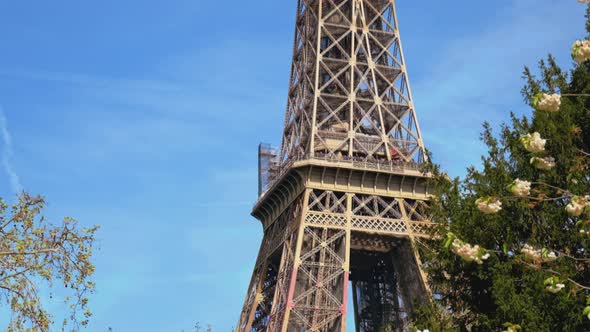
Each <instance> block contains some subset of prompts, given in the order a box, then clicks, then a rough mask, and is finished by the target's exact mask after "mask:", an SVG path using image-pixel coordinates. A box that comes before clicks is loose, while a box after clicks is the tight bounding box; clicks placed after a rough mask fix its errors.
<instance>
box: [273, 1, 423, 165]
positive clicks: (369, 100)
mask: <svg viewBox="0 0 590 332" xmlns="http://www.w3.org/2000/svg"><path fill="white" fill-rule="evenodd" d="M317 155H320V156H321V155H325V156H335V157H338V158H343V159H354V160H387V161H396V160H397V161H403V162H411V161H416V162H421V161H422V160H423V158H424V144H423V141H422V137H421V133H420V128H419V125H418V120H417V118H416V113H415V110H414V105H413V102H412V96H411V92H410V88H409V82H408V77H407V72H406V66H405V60H404V56H403V52H402V45H401V41H400V37H399V31H398V24H397V18H396V13H395V6H394V2H393V1H392V0H300V1H299V2H298V11H297V19H296V32H295V45H294V50H293V64H292V68H291V83H290V88H289V98H288V105H287V112H286V119H285V131H284V135H283V145H282V152H281V159H282V161H287V160H289V159H301V158H309V157H314V156H317Z"/></svg>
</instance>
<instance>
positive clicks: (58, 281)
mask: <svg viewBox="0 0 590 332" xmlns="http://www.w3.org/2000/svg"><path fill="white" fill-rule="evenodd" d="M44 207H45V201H44V199H43V198H41V197H38V196H37V197H33V196H30V195H28V194H25V193H23V194H21V195H20V196H19V197H18V202H17V203H15V204H14V205H12V206H10V207H9V206H8V205H7V204H6V203H4V202H3V201H2V199H0V299H1V300H2V301H3V302H2V303H4V304H5V305H6V306H7V307H8V308H9V309H10V312H11V316H10V323H9V326H8V327H7V328H6V331H49V329H50V327H51V326H52V324H53V320H52V315H51V314H50V313H49V312H48V311H47V310H46V309H45V307H46V305H44V301H46V300H48V297H50V298H53V297H54V296H55V297H57V296H56V295H54V294H53V293H50V294H48V293H47V291H48V290H49V291H52V290H57V289H56V286H62V287H59V290H58V292H60V294H59V295H60V296H61V295H62V294H66V295H65V298H64V299H63V301H64V302H65V307H66V308H68V312H69V314H68V315H67V318H66V319H64V321H63V323H62V330H66V329H69V330H74V331H77V330H79V328H80V326H83V325H86V324H87V323H88V319H89V318H90V316H91V312H90V311H89V310H88V308H87V305H88V298H87V296H88V294H89V293H91V292H92V291H93V289H94V283H93V282H92V281H91V277H92V274H93V273H94V265H93V264H92V262H91V258H92V249H93V245H94V241H95V238H94V236H95V232H96V231H97V229H98V227H92V228H80V227H79V225H78V223H77V222H76V220H74V219H72V218H64V219H63V221H62V222H61V223H60V224H59V225H53V224H51V223H49V222H48V221H47V220H46V219H45V218H44V217H43V216H42V212H43V209H44Z"/></svg>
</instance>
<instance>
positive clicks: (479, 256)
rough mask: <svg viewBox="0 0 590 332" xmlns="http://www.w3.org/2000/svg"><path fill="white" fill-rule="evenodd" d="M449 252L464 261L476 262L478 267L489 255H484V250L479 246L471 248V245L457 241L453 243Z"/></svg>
mask: <svg viewBox="0 0 590 332" xmlns="http://www.w3.org/2000/svg"><path fill="white" fill-rule="evenodd" d="M451 250H452V251H453V252H454V253H455V254H457V256H459V257H461V258H463V259H464V260H466V261H468V262H476V263H477V264H480V265H481V264H483V261H485V260H486V259H488V258H490V254H488V253H485V250H484V249H483V248H481V247H480V246H478V245H475V246H472V245H471V244H469V243H465V242H463V241H461V240H459V239H455V240H454V241H453V244H452V245H451Z"/></svg>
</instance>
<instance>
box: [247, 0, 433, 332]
mask: <svg viewBox="0 0 590 332" xmlns="http://www.w3.org/2000/svg"><path fill="white" fill-rule="evenodd" d="M424 159H425V151H424V143H423V141H422V136H421V133H420V128H419V126H418V121H417V118H416V112H415V110H414V105H413V102H412V96H411V91H410V86H409V83H408V75H407V71H406V66H405V60H404V56H403V51H402V44H401V41H400V35H399V30H398V20H397V16H396V10H395V1H394V0H298V3H297V15H296V24H295V42H294V46H293V62H292V66H291V80H290V86H289V91H288V103H287V110H286V118H285V124H284V133H283V139H282V146H281V148H280V149H274V148H272V147H270V146H266V145H261V146H260V148H259V170H260V172H259V194H260V196H259V198H258V201H257V203H256V205H255V207H254V210H253V212H252V215H253V216H254V217H256V218H257V219H258V220H260V222H261V223H262V227H263V230H264V238H263V240H262V244H261V246H260V251H259V254H258V258H257V260H256V263H255V265H254V272H253V274H252V279H251V282H250V286H249V289H248V292H247V295H246V300H245V303H244V306H243V310H242V312H241V315H240V320H239V323H238V327H237V331H240V332H245V331H248V332H258V331H269V332H287V331H288V332H302V331H317V332H335V331H341V332H344V331H346V329H347V327H346V322H347V316H348V315H353V317H354V322H355V326H354V327H351V328H349V330H353V329H354V330H355V331H357V332H361V331H363V332H373V331H375V332H376V331H406V330H407V329H408V325H409V320H410V317H411V314H412V311H413V309H414V308H415V306H416V304H420V303H425V302H427V301H428V299H429V293H430V292H429V289H428V285H427V282H426V276H425V274H424V273H423V271H422V269H421V267H422V263H421V261H420V257H419V255H418V251H417V250H416V246H415V241H416V239H417V238H427V237H428V234H429V229H430V228H432V227H433V224H432V223H431V222H430V221H429V219H428V217H427V216H426V209H427V201H428V198H429V196H430V194H429V188H428V185H427V179H428V176H427V175H425V174H424V173H423V172H421V171H420V165H421V164H422V163H423V162H424ZM349 294H351V296H349ZM348 301H352V305H351V307H353V308H354V312H350V313H349V312H347V309H348V308H349V305H348Z"/></svg>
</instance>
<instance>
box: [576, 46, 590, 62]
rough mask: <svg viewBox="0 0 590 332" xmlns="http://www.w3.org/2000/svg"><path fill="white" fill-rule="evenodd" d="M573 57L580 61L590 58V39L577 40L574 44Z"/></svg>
mask: <svg viewBox="0 0 590 332" xmlns="http://www.w3.org/2000/svg"><path fill="white" fill-rule="evenodd" d="M572 58H574V60H576V62H578V63H582V62H585V61H586V60H588V59H590V41H588V40H576V42H575V43H574V45H572Z"/></svg>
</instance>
